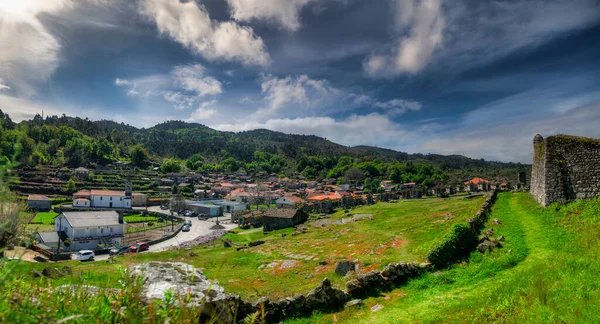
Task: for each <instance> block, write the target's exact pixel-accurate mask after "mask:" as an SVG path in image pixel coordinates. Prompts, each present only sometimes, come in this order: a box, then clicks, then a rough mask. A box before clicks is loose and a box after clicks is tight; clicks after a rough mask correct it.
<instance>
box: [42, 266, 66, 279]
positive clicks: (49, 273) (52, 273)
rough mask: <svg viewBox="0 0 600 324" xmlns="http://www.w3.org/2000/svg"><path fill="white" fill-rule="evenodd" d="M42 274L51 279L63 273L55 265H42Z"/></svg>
mask: <svg viewBox="0 0 600 324" xmlns="http://www.w3.org/2000/svg"><path fill="white" fill-rule="evenodd" d="M42 274H43V275H44V276H45V277H48V278H51V279H56V278H60V277H62V276H63V273H62V272H61V271H59V270H58V269H56V268H55V267H44V270H42Z"/></svg>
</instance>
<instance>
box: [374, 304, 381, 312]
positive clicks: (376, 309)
mask: <svg viewBox="0 0 600 324" xmlns="http://www.w3.org/2000/svg"><path fill="white" fill-rule="evenodd" d="M382 308H383V306H382V305H379V304H375V305H373V306H372V307H371V312H376V311H378V310H381V309H382Z"/></svg>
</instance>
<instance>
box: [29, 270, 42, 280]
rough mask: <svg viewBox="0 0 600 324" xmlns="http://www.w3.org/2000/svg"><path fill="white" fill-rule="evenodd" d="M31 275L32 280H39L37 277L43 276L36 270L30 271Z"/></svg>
mask: <svg viewBox="0 0 600 324" xmlns="http://www.w3.org/2000/svg"><path fill="white" fill-rule="evenodd" d="M31 274H32V275H33V277H34V278H39V277H43V276H44V275H43V274H42V273H41V272H40V271H37V270H33V271H31Z"/></svg>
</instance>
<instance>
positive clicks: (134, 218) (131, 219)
mask: <svg viewBox="0 0 600 324" xmlns="http://www.w3.org/2000/svg"><path fill="white" fill-rule="evenodd" d="M123 220H124V221H125V222H127V223H143V222H156V221H157V220H158V217H156V216H142V214H135V215H128V216H123Z"/></svg>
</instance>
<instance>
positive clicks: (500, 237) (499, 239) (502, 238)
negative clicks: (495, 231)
mask: <svg viewBox="0 0 600 324" xmlns="http://www.w3.org/2000/svg"><path fill="white" fill-rule="evenodd" d="M496 240H498V242H501V241H504V235H500V236H498V237H497V238H496Z"/></svg>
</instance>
